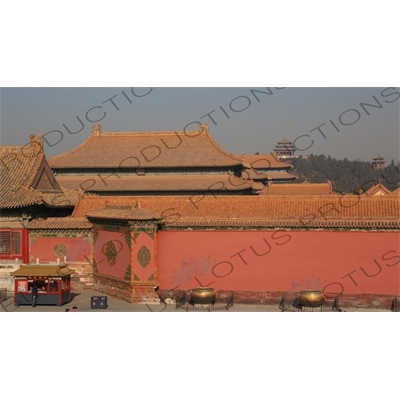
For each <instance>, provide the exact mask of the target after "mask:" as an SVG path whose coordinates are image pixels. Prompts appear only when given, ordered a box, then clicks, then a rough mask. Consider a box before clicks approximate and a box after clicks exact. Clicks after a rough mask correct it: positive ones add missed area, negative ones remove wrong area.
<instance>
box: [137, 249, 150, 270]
mask: <svg viewBox="0 0 400 400" xmlns="http://www.w3.org/2000/svg"><path fill="white" fill-rule="evenodd" d="M137 259H138V261H139V264H140V265H141V266H142V267H143V268H146V267H147V266H148V265H149V263H150V260H151V254H150V250H149V249H148V248H147V247H146V246H142V247H141V248H140V249H139V251H138V253H137Z"/></svg>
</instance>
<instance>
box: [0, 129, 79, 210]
mask: <svg viewBox="0 0 400 400" xmlns="http://www.w3.org/2000/svg"><path fill="white" fill-rule="evenodd" d="M0 184H1V191H0V208H3V209H7V208H18V207H27V206H31V205H38V204H45V205H46V206H48V207H66V206H67V207H68V206H70V207H72V206H73V205H74V204H76V201H77V197H76V196H74V195H73V194H72V193H71V192H68V191H66V192H65V193H64V192H63V191H62V190H61V189H60V187H59V186H58V183H57V181H56V180H55V178H54V176H53V174H52V172H51V170H50V168H49V166H48V164H47V160H46V157H45V154H44V152H43V140H42V138H41V136H39V137H38V138H35V135H31V142H30V144H29V145H25V146H7V147H0ZM39 188H43V189H39ZM44 188H46V189H44Z"/></svg>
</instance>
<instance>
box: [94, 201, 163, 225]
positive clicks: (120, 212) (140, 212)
mask: <svg viewBox="0 0 400 400" xmlns="http://www.w3.org/2000/svg"><path fill="white" fill-rule="evenodd" d="M86 217H88V218H101V219H113V220H114V219H122V220H135V221H151V220H159V219H161V217H160V215H159V214H158V213H156V212H153V211H150V210H146V209H143V208H141V206H140V203H139V202H136V203H135V204H134V205H133V206H129V205H128V206H125V205H120V204H113V203H112V202H110V203H106V206H105V207H104V208H101V209H96V210H92V211H89V212H88V213H87V214H86Z"/></svg>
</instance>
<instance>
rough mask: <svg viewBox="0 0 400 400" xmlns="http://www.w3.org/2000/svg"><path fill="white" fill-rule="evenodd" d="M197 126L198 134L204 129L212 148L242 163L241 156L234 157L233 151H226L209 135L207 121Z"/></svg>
mask: <svg viewBox="0 0 400 400" xmlns="http://www.w3.org/2000/svg"><path fill="white" fill-rule="evenodd" d="M199 126H200V134H201V133H202V132H203V130H204V132H205V135H206V137H207V139H208V140H209V141H210V143H211V144H212V145H213V146H214V148H215V149H216V150H217V151H219V152H220V153H221V154H223V155H225V156H227V157H230V158H232V159H233V160H235V161H240V164H243V162H244V160H243V158H242V159H240V158H239V157H236V156H235V154H234V153H229V152H228V151H226V150H224V149H223V148H222V147H221V146H220V145H219V144H218V143H217V142H216V141H215V140H214V139H213V138H212V136H211V135H210V133H209V129H208V123H206V124H204V125H203V124H201V123H199Z"/></svg>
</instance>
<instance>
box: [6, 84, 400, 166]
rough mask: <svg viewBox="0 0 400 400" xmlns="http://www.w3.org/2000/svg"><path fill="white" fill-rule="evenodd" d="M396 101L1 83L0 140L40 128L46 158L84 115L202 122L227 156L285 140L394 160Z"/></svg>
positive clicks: (349, 95) (69, 138)
mask: <svg viewBox="0 0 400 400" xmlns="http://www.w3.org/2000/svg"><path fill="white" fill-rule="evenodd" d="M260 91H261V92H263V93H260ZM140 96H141V97H140ZM399 98H400V89H399V88H388V87H382V88H378V87H373V88H290V87H287V88H279V89H277V88H273V87H271V88H269V89H267V88H265V87H264V88H257V87H251V88H250V87H249V88H245V87H239V88H152V89H151V88H135V89H132V88H130V87H126V88H3V89H1V103H0V109H1V132H0V133H1V145H3V146H4V145H24V144H25V143H27V142H28V141H29V134H30V133H35V134H37V132H41V133H42V134H44V135H45V138H46V144H45V151H46V155H47V156H51V155H58V154H61V153H63V152H66V151H68V150H70V149H72V148H74V147H76V146H78V145H79V144H81V143H82V142H83V141H85V140H86V139H87V138H88V137H89V135H90V134H91V125H92V122H90V121H89V120H92V121H95V120H100V119H101V118H102V119H101V120H100V121H98V122H96V123H101V124H102V125H103V131H104V132H109V131H114V132H118V131H131V132H134V131H175V130H176V131H182V130H183V129H184V128H185V127H186V126H187V128H186V129H187V130H193V129H197V125H196V124H194V123H192V124H190V123H191V122H192V121H201V122H207V121H208V122H209V127H210V133H211V135H212V136H213V137H214V139H215V140H216V141H217V142H218V143H219V144H220V145H221V146H222V147H223V148H225V149H226V150H228V151H230V152H233V153H246V154H254V153H255V152H259V153H269V152H271V151H272V150H273V149H274V147H275V145H276V143H277V142H278V141H279V140H282V139H283V138H287V139H289V140H291V141H295V140H296V139H297V140H296V147H297V148H299V149H304V151H297V154H311V153H313V154H326V155H331V156H332V157H335V158H338V159H343V158H348V159H350V160H354V159H356V158H360V159H362V160H364V161H370V160H371V158H372V157H373V156H375V155H376V154H378V153H379V154H381V155H382V156H384V157H386V159H387V160H388V162H390V161H391V160H392V159H394V160H395V161H396V162H397V161H398V160H399V153H400V149H399V104H400V99H399ZM362 103H364V105H362ZM365 103H367V104H370V105H375V107H372V106H368V105H365ZM221 107H222V108H221ZM117 108H118V109H117ZM213 110H215V111H213ZM104 113H106V114H105V116H104ZM207 114H208V116H207ZM228 116H229V118H228ZM77 117H79V119H80V120H81V121H82V123H83V125H84V128H83V129H82V124H81V122H79V121H78V119H77ZM188 124H190V125H188ZM323 124H324V125H323ZM318 127H319V129H318ZM68 130H69V131H70V132H72V133H69V132H68ZM56 131H59V132H56ZM60 132H61V133H60ZM73 132H77V133H73ZM304 135H309V136H304ZM61 138H62V140H61V141H60V139H61ZM312 141H314V142H313V143H312ZM307 147H309V148H308V149H307Z"/></svg>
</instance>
